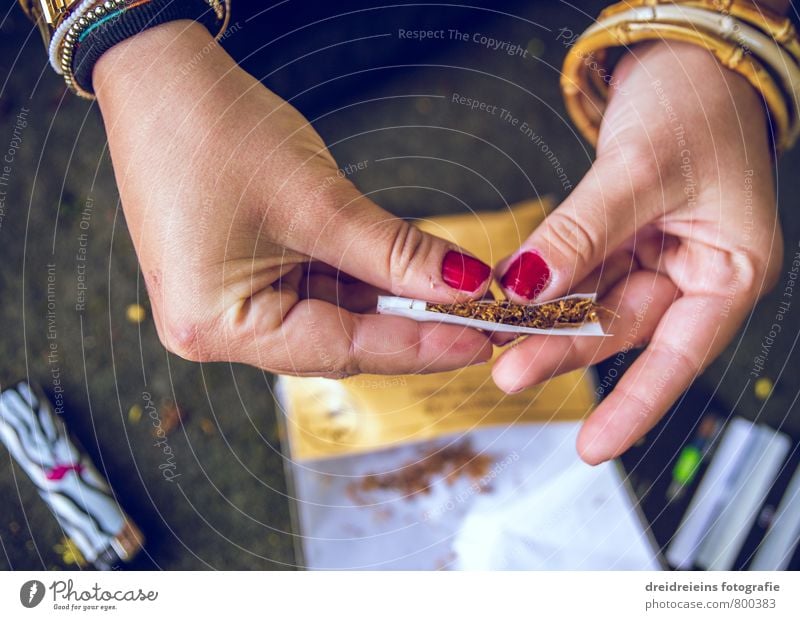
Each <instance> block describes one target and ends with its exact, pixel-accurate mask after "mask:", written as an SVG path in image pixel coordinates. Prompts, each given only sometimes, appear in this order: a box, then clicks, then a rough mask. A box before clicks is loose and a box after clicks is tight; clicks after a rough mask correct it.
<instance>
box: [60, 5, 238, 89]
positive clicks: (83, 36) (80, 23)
mask: <svg viewBox="0 0 800 620" xmlns="http://www.w3.org/2000/svg"><path fill="white" fill-rule="evenodd" d="M107 5H110V6H107ZM228 6H229V2H222V1H221V0H108V1H107V2H104V3H103V4H102V5H99V6H97V7H94V8H93V9H91V10H90V11H88V12H87V13H86V14H85V15H84V16H82V17H80V18H79V19H78V20H77V22H76V23H75V24H73V26H71V27H70V28H69V30H68V31H67V33H66V35H65V37H64V43H63V45H62V48H61V57H60V68H61V70H62V72H63V75H64V80H65V82H66V83H67V86H68V87H69V89H70V90H71V91H72V92H73V93H75V94H77V95H78V96H80V97H83V98H86V99H93V98H94V92H93V88H92V70H93V68H94V65H95V63H96V62H97V61H98V60H99V59H100V57H101V56H102V55H103V54H104V53H105V52H107V51H108V50H109V49H110V48H112V47H113V46H114V45H116V44H117V43H120V42H122V41H124V40H125V39H127V38H130V37H132V36H134V35H136V34H138V33H140V32H142V31H144V30H146V29H148V28H152V27H154V26H157V25H159V24H163V23H166V22H168V21H175V20H179V19H190V20H193V21H198V22H200V23H202V24H203V25H204V26H206V28H208V30H209V31H210V32H211V33H212V34H214V33H215V31H216V37H217V38H219V36H221V35H222V34H223V33H224V31H225V28H226V27H227V22H228V16H229V13H228Z"/></svg>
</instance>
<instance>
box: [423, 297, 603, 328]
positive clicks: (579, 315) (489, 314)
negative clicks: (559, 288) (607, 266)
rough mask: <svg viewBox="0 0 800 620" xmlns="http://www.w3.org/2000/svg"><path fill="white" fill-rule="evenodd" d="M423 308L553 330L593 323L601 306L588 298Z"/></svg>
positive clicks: (467, 303) (500, 301) (471, 302)
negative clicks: (524, 303)
mask: <svg viewBox="0 0 800 620" xmlns="http://www.w3.org/2000/svg"><path fill="white" fill-rule="evenodd" d="M425 309H426V310H429V311H431V312H439V313H442V314H452V315H454V316H461V317H465V318H469V319H478V320H480V321H489V322H491V323H501V324H503V325H513V326H515V327H532V328H535V329H554V328H559V327H577V326H580V325H583V324H584V323H597V322H598V321H599V320H600V315H599V313H600V310H601V306H599V305H598V304H597V303H596V302H595V301H594V300H592V299H589V298H567V299H559V300H557V301H552V302H545V303H543V304H536V305H522V304H515V303H513V302H511V301H508V300H499V301H467V302H462V303H456V304H428V305H427V306H426V308H425Z"/></svg>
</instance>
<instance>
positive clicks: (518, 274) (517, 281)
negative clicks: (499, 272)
mask: <svg viewBox="0 0 800 620" xmlns="http://www.w3.org/2000/svg"><path fill="white" fill-rule="evenodd" d="M549 281H550V268H549V267H548V266H547V263H546V262H544V259H543V258H542V257H541V256H539V255H538V254H537V253H536V252H523V253H522V254H520V255H519V256H517V258H516V260H514V262H513V263H511V265H510V266H509V267H508V269H507V270H506V273H505V275H504V276H503V279H502V280H501V281H500V284H502V285H503V288H507V289H510V290H512V291H514V292H515V293H516V294H517V295H519V296H520V297H524V298H525V299H528V300H533V299H535V298H536V296H537V295H539V293H541V292H542V291H543V290H544V287H545V286H547V283H548V282H549Z"/></svg>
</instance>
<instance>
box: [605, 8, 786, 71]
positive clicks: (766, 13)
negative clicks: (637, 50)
mask: <svg viewBox="0 0 800 620" xmlns="http://www.w3.org/2000/svg"><path fill="white" fill-rule="evenodd" d="M659 4H682V5H685V6H690V7H696V8H701V9H707V10H709V11H714V12H715V13H720V14H722V15H730V16H731V17H735V18H736V19H740V20H742V21H743V22H746V23H748V24H750V25H751V26H754V27H755V28H758V29H760V30H762V31H763V32H764V33H765V34H767V35H769V36H770V37H771V38H772V39H774V40H775V41H776V42H777V43H779V44H780V45H781V46H782V47H783V48H784V49H785V50H786V51H787V52H789V54H791V55H792V56H793V57H794V59H795V60H796V61H797V62H798V63H800V39H798V37H797V30H796V29H795V27H794V24H792V20H791V19H789V18H788V17H784V16H780V15H777V14H775V13H773V12H772V11H770V10H768V9H764V8H762V7H759V6H757V5H756V4H754V3H753V2H751V1H750V0H674V1H673V0H625V2H620V3H619V4H615V5H613V6H610V7H608V8H606V9H604V10H603V11H602V12H601V13H600V15H599V16H598V18H597V19H598V21H602V20H603V19H605V18H606V17H611V16H612V15H616V14H618V13H622V12H623V11H627V10H630V9H633V8H636V7H640V6H654V5H659Z"/></svg>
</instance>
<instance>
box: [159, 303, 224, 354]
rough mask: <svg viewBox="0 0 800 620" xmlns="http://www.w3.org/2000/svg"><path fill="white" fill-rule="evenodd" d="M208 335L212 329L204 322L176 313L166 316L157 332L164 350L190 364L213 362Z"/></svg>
mask: <svg viewBox="0 0 800 620" xmlns="http://www.w3.org/2000/svg"><path fill="white" fill-rule="evenodd" d="M210 333H213V329H212V328H211V326H209V325H208V324H207V323H206V322H205V321H199V320H196V319H194V318H192V317H191V316H187V315H183V314H176V313H172V314H168V315H166V316H165V317H164V323H163V327H162V328H161V329H159V330H158V336H159V340H160V341H161V344H162V345H163V346H164V348H165V349H166V350H167V351H169V352H170V353H172V354H174V355H177V356H178V357H181V358H183V359H185V360H188V361H190V362H210V361H214V356H213V349H212V347H211V339H210V338H209V336H208V335H209V334H210Z"/></svg>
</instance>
